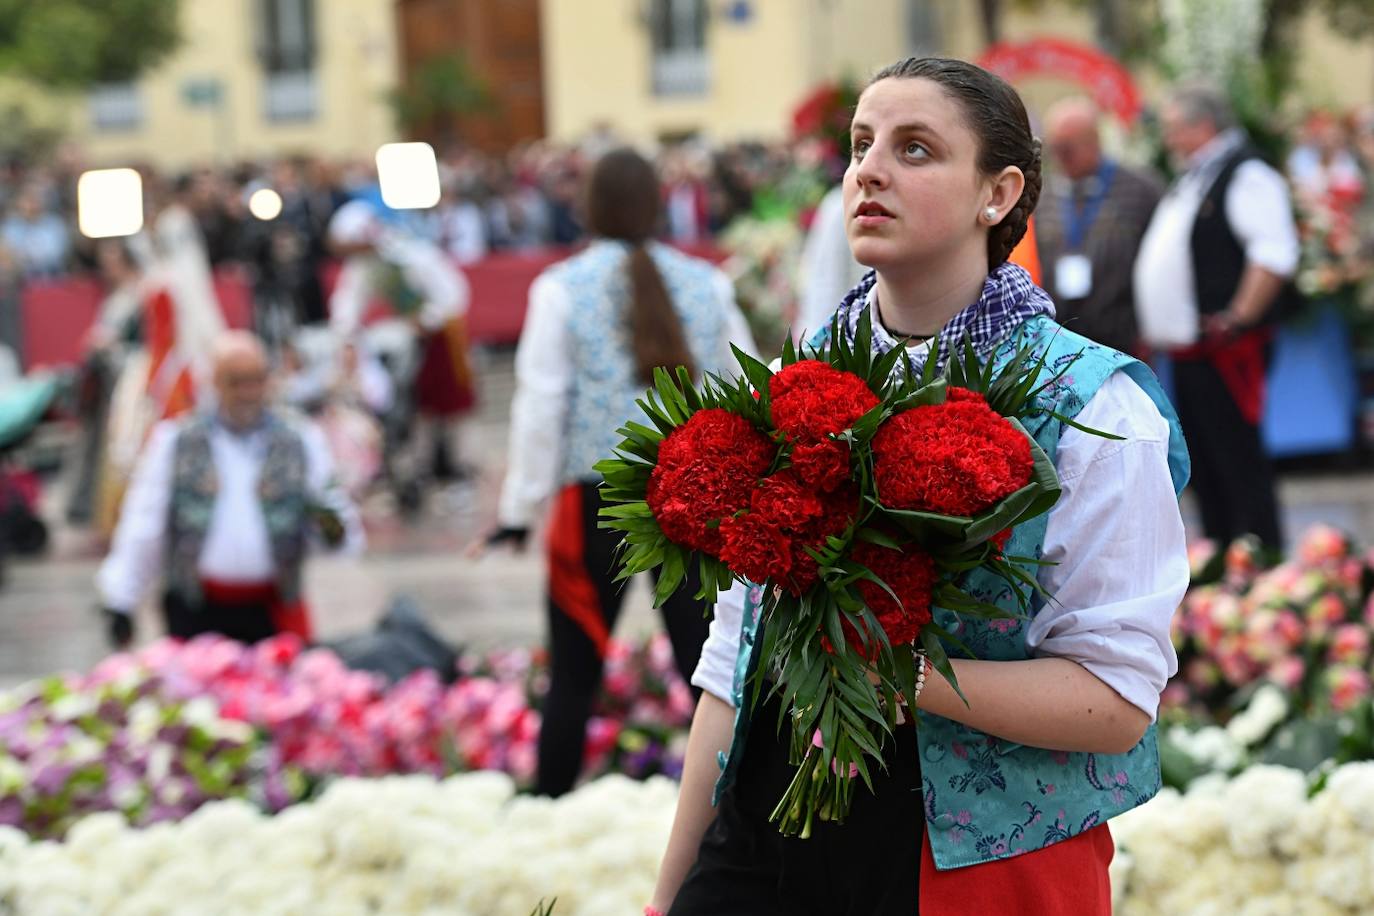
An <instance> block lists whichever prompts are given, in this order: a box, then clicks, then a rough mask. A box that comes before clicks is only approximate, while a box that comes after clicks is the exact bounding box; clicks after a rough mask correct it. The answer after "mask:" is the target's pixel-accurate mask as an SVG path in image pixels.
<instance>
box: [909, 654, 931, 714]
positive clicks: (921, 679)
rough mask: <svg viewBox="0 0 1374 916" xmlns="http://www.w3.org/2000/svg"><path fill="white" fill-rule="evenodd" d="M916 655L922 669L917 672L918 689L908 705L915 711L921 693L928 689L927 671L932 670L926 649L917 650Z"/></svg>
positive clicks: (913, 693) (913, 692) (912, 694)
mask: <svg viewBox="0 0 1374 916" xmlns="http://www.w3.org/2000/svg"><path fill="white" fill-rule="evenodd" d="M915 655H916V661H917V663H918V664H920V666H921V668H920V670H919V671H917V672H916V689H915V690H914V691H912V693H911V699H909V700H907V704H906V705H908V706H910V707H912V708H913V709H914V708H915V707H916V701H917V700H919V699H920V698H921V691H922V690H925V689H926V671H928V670H929V669H930V659H929V658H927V657H926V653H925V650H924V649H917V650H916V652H915Z"/></svg>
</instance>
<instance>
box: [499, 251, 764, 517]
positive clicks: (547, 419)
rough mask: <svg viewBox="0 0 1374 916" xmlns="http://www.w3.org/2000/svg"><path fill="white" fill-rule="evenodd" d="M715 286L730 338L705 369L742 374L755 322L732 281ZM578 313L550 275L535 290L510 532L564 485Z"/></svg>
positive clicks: (520, 351) (522, 370)
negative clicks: (572, 319)
mask: <svg viewBox="0 0 1374 916" xmlns="http://www.w3.org/2000/svg"><path fill="white" fill-rule="evenodd" d="M715 286H716V294H717V296H718V298H719V302H720V307H721V309H722V310H723V312H724V314H725V328H724V336H723V338H722V340H721V351H720V352H719V353H718V354H715V356H714V358H712V359H710V360H704V361H703V365H702V370H703V371H705V372H715V373H718V374H721V375H723V376H727V377H728V376H734V375H737V374H738V364H737V362H736V361H735V355H734V353H732V352H731V350H730V344H734V345H735V346H737V347H739V348H740V349H741V350H743V351H744V352H745V353H748V354H749V355H751V356H757V355H758V348H757V347H756V346H755V345H754V335H753V333H752V332H750V330H749V322H748V321H746V320H745V318H744V313H743V312H741V311H740V309H739V306H738V305H736V304H735V289H734V286H732V285H731V283H730V278H729V277H727V276H726V275H725V274H723V273H721V272H719V271H717V272H716V276H715ZM572 309H573V302H572V297H571V296H570V295H569V294H568V290H567V288H566V287H565V286H564V285H563V284H562V283H561V282H559V281H558V280H557V279H556V278H554V277H552V276H550V275H549V274H542V275H541V276H540V277H539V278H538V279H537V280H535V281H534V284H533V285H532V286H531V287H530V300H529V308H528V310H526V312H525V323H524V327H523V328H522V329H521V331H520V344H519V346H518V347H517V348H516V351H515V396H514V397H513V398H512V399H511V406H510V448H509V451H508V452H507V455H506V479H505V483H504V484H503V485H502V487H501V499H500V503H499V505H498V509H497V518H498V520H499V522H500V524H502V525H504V526H506V527H510V528H528V527H530V525H531V524H532V523H533V522H534V520H535V519H536V518H537V517H538V514H539V511H540V507H541V506H542V505H543V504H544V502H545V500H547V499H549V498H550V497H551V496H553V493H554V489H555V488H556V487H557V486H558V472H559V467H560V464H561V459H562V455H563V452H562V440H563V429H564V420H565V418H566V416H567V412H568V393H569V391H570V390H571V389H572V384H573V364H572V359H571V357H570V356H569V352H568V351H569V347H570V344H569V336H568V316H569V315H570V314H571V313H572Z"/></svg>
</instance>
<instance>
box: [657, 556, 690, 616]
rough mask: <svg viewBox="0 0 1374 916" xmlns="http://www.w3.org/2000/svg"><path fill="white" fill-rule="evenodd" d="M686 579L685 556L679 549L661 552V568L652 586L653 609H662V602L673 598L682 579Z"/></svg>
mask: <svg viewBox="0 0 1374 916" xmlns="http://www.w3.org/2000/svg"><path fill="white" fill-rule="evenodd" d="M686 577H687V554H686V551H684V550H682V549H681V548H676V547H674V548H669V549H666V550H664V551H663V567H662V569H660V570H659V573H658V582H657V583H656V584H655V585H654V607H663V604H664V602H666V601H667V600H668V599H669V598H671V597H673V593H674V592H676V591H677V590H678V586H680V585H681V584H682V581H683V579H685V578H686Z"/></svg>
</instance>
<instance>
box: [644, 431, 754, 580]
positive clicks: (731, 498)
mask: <svg viewBox="0 0 1374 916" xmlns="http://www.w3.org/2000/svg"><path fill="white" fill-rule="evenodd" d="M776 452H777V447H776V446H775V445H774V444H773V442H772V441H771V440H770V439H769V438H768V437H767V436H765V435H764V434H763V433H761V432H759V431H758V430H756V429H755V428H754V427H753V425H752V424H751V423H750V422H749V421H748V420H746V419H744V418H743V417H741V416H738V415H736V414H732V413H730V412H729V411H727V410H721V409H718V408H713V409H711V410H701V411H697V412H696V413H695V414H693V415H692V417H691V419H689V420H688V421H687V422H686V423H684V424H682V425H681V426H679V427H678V428H677V429H675V430H673V431H672V432H671V433H670V434H669V435H668V436H667V438H665V439H664V440H663V442H661V443H660V444H659V448H658V464H657V465H656V466H655V467H654V470H653V472H652V473H651V474H650V476H649V484H648V486H647V488H646V490H645V494H644V499H645V502H646V503H647V504H648V506H649V509H650V510H651V511H652V512H653V514H654V519H655V520H656V521H657V522H658V525H659V527H660V528H661V529H662V530H663V534H664V536H665V537H667V538H668V540H670V541H672V542H673V543H675V544H681V545H682V546H684V547H688V548H690V549H692V550H701V551H704V552H705V553H707V554H710V555H711V556H719V554H720V550H721V546H722V540H721V533H720V531H719V530H718V529H716V528H712V527H710V523H711V522H715V521H720V520H722V519H727V518H729V517H731V516H733V515H735V514H736V513H738V512H739V511H741V510H743V509H746V508H748V506H749V499H750V496H751V494H752V492H753V489H754V484H755V482H756V481H757V480H758V479H759V477H761V476H762V475H763V474H764V473H765V472H766V471H767V470H768V468H769V466H770V465H771V464H772V463H773V457H774V455H775V454H776Z"/></svg>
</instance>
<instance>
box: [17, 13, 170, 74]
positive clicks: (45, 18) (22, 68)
mask: <svg viewBox="0 0 1374 916" xmlns="http://www.w3.org/2000/svg"><path fill="white" fill-rule="evenodd" d="M180 9H181V0H0V72H6V73H11V74H13V75H15V76H20V77H24V78H26V79H29V80H32V81H34V82H36V83H40V84H42V85H45V86H48V87H51V88H55V89H71V90H76V89H84V88H87V87H90V86H92V85H95V84H98V83H118V82H125V81H128V80H132V79H134V78H136V77H137V76H139V75H140V74H141V73H143V72H144V71H146V70H148V69H150V68H152V67H154V66H156V65H157V64H159V63H161V62H162V61H164V60H165V59H166V58H167V56H168V55H169V54H171V53H172V52H173V51H174V50H176V48H177V47H178V46H179V45H180V43H181V37H182V36H181V17H180Z"/></svg>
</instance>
